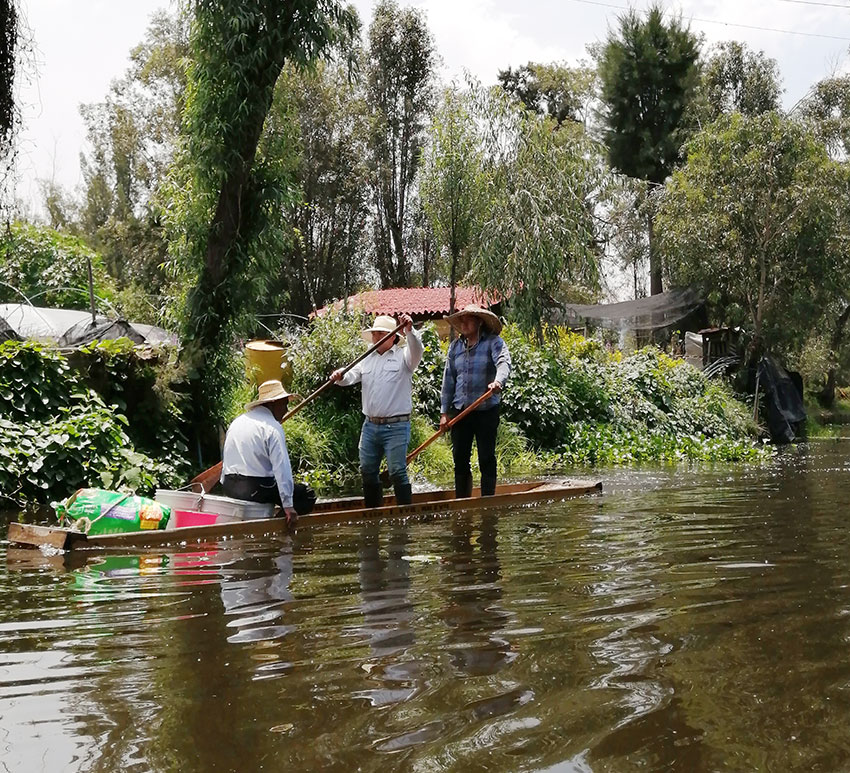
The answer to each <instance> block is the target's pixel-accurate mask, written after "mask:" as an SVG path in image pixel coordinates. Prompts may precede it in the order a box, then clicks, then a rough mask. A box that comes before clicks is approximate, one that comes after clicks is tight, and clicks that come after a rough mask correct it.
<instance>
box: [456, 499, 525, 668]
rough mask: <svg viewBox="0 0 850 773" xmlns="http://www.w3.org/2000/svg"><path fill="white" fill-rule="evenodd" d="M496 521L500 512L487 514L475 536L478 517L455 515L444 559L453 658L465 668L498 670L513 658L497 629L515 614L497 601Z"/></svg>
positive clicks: (498, 569)
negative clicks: (448, 551) (449, 549)
mask: <svg viewBox="0 0 850 773" xmlns="http://www.w3.org/2000/svg"><path fill="white" fill-rule="evenodd" d="M497 525H498V519H497V517H496V516H494V515H487V514H484V515H482V516H481V525H480V531H479V533H478V535H477V540H476V534H475V522H474V519H473V518H472V517H468V518H457V519H455V520H454V521H453V524H452V534H451V538H450V547H451V552H450V553H449V554H448V555H447V556H445V559H444V561H443V566H445V567H447V568H448V570H449V573H448V576H447V586H448V587H447V589H446V595H447V597H448V603H447V604H446V607H445V611H444V612H443V617H444V619H445V620H446V622H447V624H448V625H449V627H450V629H451V633H450V635H449V642H450V643H451V645H452V662H453V663H454V665H455V667H456V668H457V669H458V670H460V671H462V672H463V673H464V674H471V675H480V674H495V673H496V672H497V671H499V670H501V669H502V668H503V667H504V666H505V665H507V664H508V663H510V662H511V661H512V660H513V659H514V655H513V653H512V651H511V645H510V643H509V642H508V641H507V640H505V639H503V638H501V637H500V636H499V635H498V633H497V632H498V631H500V630H501V629H503V628H504V627H505V624H506V622H507V621H508V620H509V619H510V615H509V614H508V613H507V612H505V611H504V610H499V609H498V607H497V602H498V601H499V600H500V599H501V598H502V586H501V566H500V564H499V556H498V531H497ZM476 541H477V543H478V550H477V551H476V549H475V544H474V543H475V542H476ZM458 645H463V646H458Z"/></svg>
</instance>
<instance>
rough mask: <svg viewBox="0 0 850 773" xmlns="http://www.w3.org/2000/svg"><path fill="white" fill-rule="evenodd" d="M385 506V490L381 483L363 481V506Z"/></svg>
mask: <svg viewBox="0 0 850 773" xmlns="http://www.w3.org/2000/svg"><path fill="white" fill-rule="evenodd" d="M382 504H384V489H383V486H381V484H380V483H373V482H371V481H369V482H367V481H365V480H364V481H363V506H364V507H380V506H381V505H382Z"/></svg>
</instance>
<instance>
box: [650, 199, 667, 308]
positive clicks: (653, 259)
mask: <svg viewBox="0 0 850 773" xmlns="http://www.w3.org/2000/svg"><path fill="white" fill-rule="evenodd" d="M647 228H648V235H649V294H650V295H658V294H659V293H663V292H664V287H663V283H662V281H661V256H660V255H659V254H658V249H657V247H656V244H655V217H654V215H653V214H652V213H650V214H649V215H647Z"/></svg>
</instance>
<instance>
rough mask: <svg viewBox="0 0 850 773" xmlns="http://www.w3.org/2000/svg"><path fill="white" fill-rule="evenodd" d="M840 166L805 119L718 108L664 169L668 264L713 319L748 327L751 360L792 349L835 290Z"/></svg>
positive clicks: (840, 255) (843, 196)
mask: <svg viewBox="0 0 850 773" xmlns="http://www.w3.org/2000/svg"><path fill="white" fill-rule="evenodd" d="M847 201H848V199H847V175H846V174H844V172H843V170H842V169H841V167H840V166H839V165H838V164H836V163H835V162H833V161H831V160H830V159H829V157H828V156H827V154H826V151H825V149H824V147H823V145H822V144H821V143H819V142H818V141H817V138H816V137H814V136H813V135H812V134H811V133H810V132H809V131H807V130H806V129H805V127H803V126H801V125H800V124H798V123H797V122H794V121H792V120H789V119H787V118H784V117H782V116H780V115H778V114H776V113H764V114H762V115H760V116H743V115H741V114H740V113H733V114H732V115H729V116H723V117H721V118H720V119H719V120H718V121H716V122H715V123H714V124H711V125H710V126H709V127H708V128H707V129H706V130H704V131H703V132H701V133H699V134H698V135H696V136H695V137H694V138H693V140H692V141H691V142H690V143H689V145H688V147H687V162H686V163H685V164H684V165H683V166H682V168H681V169H679V170H677V171H676V172H674V174H673V177H672V180H671V181H670V182H669V184H668V186H667V189H666V191H665V192H664V196H663V199H662V204H661V208H660V211H659V213H658V225H659V231H660V232H661V233H663V235H664V245H663V246H664V250H665V254H666V256H667V257H668V260H669V265H670V269H671V274H672V276H673V278H674V279H676V280H678V281H679V282H682V283H685V284H689V285H695V286H698V287H700V288H701V289H702V291H703V292H704V293H705V295H706V297H707V298H708V299H709V300H710V301H711V302H712V303H713V305H714V311H715V314H716V316H717V319H718V320H719V321H722V322H724V323H726V324H728V325H742V326H744V328H745V329H746V330H747V331H748V332H749V333H750V334H751V343H750V345H749V349H748V355H749V359H750V361H754V359H755V358H757V357H758V356H759V355H760V354H761V353H762V352H764V351H765V350H766V349H772V350H780V351H781V350H783V349H784V350H785V351H788V350H793V348H794V347H795V346H799V344H800V342H801V341H802V340H803V339H804V338H805V337H806V336H807V335H808V334H809V333H810V332H812V330H813V327H814V325H816V324H817V323H818V320H819V319H820V315H819V309H821V308H822V307H823V306H824V305H825V304H828V303H830V302H831V300H832V299H834V298H835V296H836V294H838V293H841V292H842V285H843V284H844V279H843V277H844V275H845V274H846V272H847V266H846V259H845V256H844V250H843V248H842V244H841V242H842V240H843V239H842V237H843V232H844V231H843V228H844V226H843V219H844V213H843V210H845V209H846V208H847V204H846V202H847Z"/></svg>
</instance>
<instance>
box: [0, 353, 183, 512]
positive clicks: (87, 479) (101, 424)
mask: <svg viewBox="0 0 850 773" xmlns="http://www.w3.org/2000/svg"><path fill="white" fill-rule="evenodd" d="M109 344H110V347H112V348H113V349H115V350H116V351H117V350H120V347H121V344H120V343H119V342H109ZM106 348H109V347H106ZM81 356H85V353H83V355H81ZM119 370H120V369H119ZM86 375H87V374H86V373H80V372H79V371H77V370H76V369H74V368H72V367H71V366H70V365H69V362H68V360H67V359H66V358H65V357H64V356H63V355H62V354H61V353H59V352H57V351H56V350H53V349H49V348H47V347H45V346H42V345H40V344H37V343H33V342H24V343H17V342H13V341H6V342H4V343H3V344H0V497H2V498H4V499H7V500H10V501H13V502H18V503H24V502H42V503H44V502H48V501H50V500H51V499H56V498H64V497H66V496H67V495H68V494H69V493H71V492H72V491H74V490H75V489H77V488H80V487H81V486H86V485H88V486H102V487H106V488H129V489H131V490H133V491H139V492H141V493H150V492H152V490H153V489H154V488H155V487H156V486H162V485H170V484H173V483H176V482H177V481H178V480H181V467H182V466H183V465H185V456H186V447H185V444H184V445H182V446H181V445H179V444H178V443H177V441H176V440H175V441H174V444H173V445H172V446H169V447H168V448H167V449H165V450H163V449H162V448H158V449H154V450H155V451H156V450H159V451H160V453H159V454H153V453H152V454H150V455H149V454H146V453H143V452H141V451H140V450H139V449H138V448H137V447H136V446H135V444H134V441H133V438H132V437H131V434H132V433H133V432H134V429H133V428H131V426H130V423H129V422H128V420H127V417H126V416H125V415H124V414H123V413H122V412H120V411H119V410H116V408H117V406H115V405H113V406H112V407H108V406H107V404H106V403H105V402H104V400H103V398H102V397H101V395H100V394H98V393H97V391H95V390H93V389H91V388H90V387H89V386H88V385H87V384H86V383H85V378H86ZM115 378H116V383H117V384H118V386H121V385H122V384H123V383H125V381H126V379H124V378H121V377H119V376H116V377H115ZM160 414H161V417H165V416H167V414H168V412H167V411H164V410H163V411H160ZM157 418H158V414H157V413H153V412H151V409H150V407H148V408H147V409H146V410H144V411H142V412H140V414H139V415H138V417H137V422H136V423H135V425H134V426H135V431H136V432H141V428H142V427H143V426H147V431H148V432H150V433H152V436H155V435H156V433H157V432H163V431H165V430H163V427H162V426H160V425H159V424H158V422H157ZM165 426H166V430H168V425H167V424H166V425H165ZM175 427H176V425H171V429H175ZM168 431H170V430H168ZM175 431H176V430H175ZM152 456H157V458H152Z"/></svg>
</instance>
